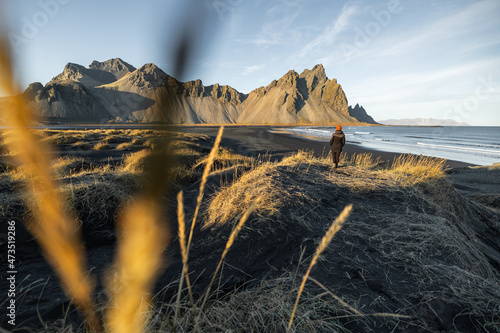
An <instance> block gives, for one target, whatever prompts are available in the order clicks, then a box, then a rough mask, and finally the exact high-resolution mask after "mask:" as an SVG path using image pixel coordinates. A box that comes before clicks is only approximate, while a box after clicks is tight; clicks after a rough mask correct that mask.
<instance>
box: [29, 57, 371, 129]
mask: <svg viewBox="0 0 500 333" xmlns="http://www.w3.org/2000/svg"><path fill="white" fill-rule="evenodd" d="M24 95H25V97H26V99H27V100H28V102H29V104H30V106H31V107H32V109H33V110H34V111H35V112H36V114H37V115H38V116H40V117H42V118H44V119H47V120H52V121H63V122H101V123H104V122H156V121H166V122H170V123H178V124H203V123H236V124H295V123H297V124H299V123H301V124H338V123H341V124H350V123H352V124H358V123H360V122H366V121H367V119H368V118H367V117H366V116H368V115H367V114H366V112H365V111H364V109H363V112H364V114H363V115H362V117H361V118H358V113H356V112H354V113H353V112H352V110H351V111H350V108H349V106H348V102H347V98H346V96H345V94H344V91H343V90H342V87H341V86H340V84H338V83H337V80H336V79H331V80H330V79H328V77H327V76H326V74H325V68H324V67H323V65H321V64H319V65H316V66H314V67H313V68H312V69H311V70H309V69H306V70H304V71H303V72H302V73H300V74H298V73H297V72H295V71H294V70H290V71H288V72H287V73H286V74H285V75H284V76H282V77H281V78H280V79H278V80H273V81H272V82H271V83H270V84H268V85H267V86H265V87H260V88H257V89H255V90H253V91H251V92H250V93H249V94H244V93H241V92H238V91H237V90H236V89H234V88H232V87H230V86H227V85H219V84H213V85H209V86H204V85H203V83H202V81H201V80H194V81H188V82H180V81H178V80H177V79H175V78H174V77H172V76H170V75H168V74H166V73H165V72H164V71H162V70H161V69H160V68H158V67H157V66H156V65H154V64H146V65H144V66H142V67H140V68H135V67H134V66H132V65H130V64H128V63H126V62H125V61H123V60H121V59H119V58H115V59H110V60H107V61H104V62H98V61H94V62H92V64H90V66H89V67H88V68H86V67H84V66H81V65H78V64H74V63H68V64H67V65H66V66H65V67H64V70H63V72H62V73H60V74H59V75H57V76H55V77H54V78H53V79H52V80H51V81H50V82H48V83H47V84H46V85H45V86H44V85H42V84H41V83H40V82H35V83H32V84H31V85H29V87H28V88H27V89H26V91H25V92H24ZM167 103H168V104H169V105H170V107H171V109H170V112H169V114H168V117H167V118H165V117H164V115H163V113H162V112H160V110H161V109H162V107H163V106H164V105H166V104H167ZM356 107H358V106H356ZM355 109H356V108H355ZM358 109H359V107H358ZM356 110H357V109H356ZM358 111H359V110H358ZM368 117H369V116H368ZM370 119H371V120H372V121H373V119H372V118H371V117H369V119H368V122H369V120H370Z"/></svg>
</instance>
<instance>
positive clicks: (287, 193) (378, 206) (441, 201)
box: [0, 130, 500, 332]
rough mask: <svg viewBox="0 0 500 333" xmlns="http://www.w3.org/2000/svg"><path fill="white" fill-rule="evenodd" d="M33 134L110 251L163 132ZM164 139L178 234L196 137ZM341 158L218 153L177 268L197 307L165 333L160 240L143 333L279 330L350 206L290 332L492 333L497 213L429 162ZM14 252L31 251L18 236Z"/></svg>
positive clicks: (53, 324) (15, 177) (170, 285)
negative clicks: (184, 258)
mask: <svg viewBox="0 0 500 333" xmlns="http://www.w3.org/2000/svg"><path fill="white" fill-rule="evenodd" d="M37 135H39V137H40V138H41V140H44V141H46V142H51V143H52V144H55V145H56V147H57V148H58V150H59V152H60V153H62V154H63V157H60V158H58V159H56V160H55V161H54V162H53V163H52V173H53V174H54V175H55V177H56V178H57V179H58V181H59V184H60V188H59V191H60V192H61V194H62V195H63V197H64V198H66V200H68V203H69V205H67V206H68V207H70V209H72V213H73V214H74V215H75V216H77V218H78V222H79V224H80V226H81V230H82V231H83V234H84V239H85V241H86V246H87V248H88V250H90V251H93V253H96V251H97V250H99V249H100V248H101V246H102V245H103V244H113V242H114V241H115V239H116V234H115V226H114V223H115V219H116V217H117V216H116V215H117V212H119V207H121V206H122V205H123V204H124V203H127V202H128V200H130V199H131V198H132V195H133V194H134V193H135V192H137V191H140V190H141V188H142V186H143V177H144V174H143V171H144V170H145V169H146V168H147V165H148V163H149V162H150V158H151V155H152V154H154V153H153V150H152V149H151V148H152V147H155V145H157V144H158V143H157V139H158V138H160V137H161V136H162V135H163V133H161V132H159V131H155V130H89V131H64V130H45V131H43V130H40V131H38V133H37ZM172 137H173V138H174V141H173V144H172V146H173V149H174V155H175V156H176V159H177V163H176V164H175V166H174V167H173V168H172V169H171V170H170V172H171V173H172V175H173V176H172V177H173V178H172V179H173V185H172V192H178V191H179V190H183V191H184V203H185V212H186V221H187V222H186V223H187V226H186V227H187V228H189V227H190V223H189V222H188V221H191V217H192V214H193V212H194V206H195V198H196V196H197V195H198V193H197V189H198V187H199V183H200V179H201V177H202V173H203V168H204V163H205V162H206V160H207V156H208V153H209V151H210V148H211V145H212V139H211V138H209V137H208V136H204V135H195V134H182V133H172ZM4 144H5V142H3V143H2V146H1V147H4ZM2 150H3V151H5V150H4V149H3V148H2ZM5 153H6V154H5V155H4V156H3V158H2V164H1V168H0V170H1V173H0V196H1V199H2V200H1V209H0V215H1V220H2V221H8V220H11V219H14V220H16V221H24V220H29V219H30V218H31V217H32V213H31V211H30V209H29V208H27V204H26V202H25V201H23V200H22V199H23V198H22V196H23V194H22V193H23V191H22V188H23V186H24V185H23V177H24V173H23V172H21V170H20V169H19V167H16V165H15V164H14V163H13V162H12V160H11V158H12V154H10V153H9V152H7V151H5ZM107 156H111V158H107V159H106V157H107ZM342 160H344V161H346V162H345V163H344V165H342V167H341V168H338V169H334V168H332V164H331V160H330V159H329V158H328V157H325V158H323V157H317V156H314V155H313V154H311V153H309V152H304V151H299V152H297V153H294V154H291V155H289V156H287V157H285V158H283V159H281V160H274V161H271V158H270V157H269V156H259V157H257V158H252V157H248V156H243V155H238V154H235V153H233V152H232V151H231V150H229V149H228V148H226V147H220V148H219V149H218V150H217V154H216V156H215V160H214V162H213V167H212V169H211V171H210V174H209V175H208V178H207V186H206V189H207V190H206V195H205V197H204V200H203V204H202V206H201V210H200V218H199V224H198V225H197V226H196V229H195V235H194V238H193V245H192V250H191V251H192V252H191V254H190V272H192V273H191V279H192V281H193V288H194V290H193V292H194V296H195V299H194V301H195V302H198V303H195V305H193V304H191V300H190V298H189V297H188V293H187V291H183V292H182V298H181V303H180V305H181V306H180V309H181V311H180V314H179V317H178V318H177V321H174V320H173V318H174V313H175V307H176V305H175V301H174V299H175V296H177V289H176V287H177V285H178V278H179V275H180V272H181V269H180V268H181V267H182V265H181V263H180V259H179V258H180V250H179V249H178V240H176V239H174V240H172V241H171V243H170V247H169V248H168V251H167V253H168V256H169V258H170V259H169V263H170V266H169V267H168V268H167V270H166V272H165V273H164V275H163V276H162V277H161V278H160V280H159V283H158V289H161V291H158V293H157V294H156V296H155V297H154V299H153V303H152V304H153V305H152V308H151V309H149V318H150V320H149V321H148V323H147V327H146V331H173V330H174V331H179V332H191V331H192V330H193V329H194V328H195V326H196V325H198V327H199V329H200V331H204V332H216V331H227V330H233V331H246V332H262V331H268V332H285V331H286V330H287V326H288V321H289V319H290V316H291V313H292V311H293V308H294V303H295V300H296V296H297V291H298V288H299V285H300V282H301V279H302V276H303V274H304V273H305V272H306V270H307V268H308V266H309V263H310V261H311V258H312V257H313V255H314V252H315V249H316V248H317V246H318V245H319V244H320V241H321V238H322V236H323V235H324V233H325V231H326V229H328V226H329V225H330V224H331V222H332V221H333V220H334V219H335V217H336V216H337V215H338V214H339V213H340V212H341V211H342V210H343V208H344V207H345V206H347V205H349V204H352V205H353V207H354V208H353V211H352V214H351V216H350V218H349V219H348V221H347V222H346V223H345V225H344V227H343V228H342V229H341V230H340V231H339V232H338V234H337V235H336V236H335V238H334V239H333V241H332V242H331V243H330V245H329V246H328V247H327V248H326V250H325V252H324V253H323V255H322V256H321V257H320V259H319V261H318V263H317V264H316V266H315V267H314V268H313V269H312V271H311V277H312V279H310V280H309V281H308V282H307V283H306V285H305V291H304V293H303V295H302V297H301V298H300V302H299V304H298V307H297V313H296V315H295V318H294V321H293V323H292V324H293V325H292V327H291V330H292V331H296V332H304V331H317V332H347V331H374V332H386V331H387V332H391V331H395V332H399V331H400V332H412V331H419V330H421V331H423V332H425V331H437V330H444V331H454V330H455V331H467V330H470V329H472V328H473V329H474V330H476V331H479V332H500V324H499V323H500V315H499V313H500V274H499V268H500V262H499V261H497V260H498V259H496V257H495V255H494V251H498V250H499V244H500V242H499V241H500V239H499V238H500V236H499V235H500V222H499V221H500V212H499V211H498V210H497V209H495V208H494V207H492V206H488V205H484V204H481V203H479V202H478V201H474V200H471V198H468V197H464V196H462V195H460V194H459V193H458V192H457V191H456V190H455V188H454V187H453V185H452V184H451V183H450V181H449V179H448V177H447V175H446V172H445V170H444V161H442V160H436V159H432V158H425V157H419V156H409V157H400V158H398V159H397V160H395V161H393V162H392V163H383V162H381V161H380V160H377V159H375V158H373V157H372V156H371V155H367V154H364V155H354V156H352V157H351V158H350V159H347V158H346V157H345V156H344V158H343V159H342ZM19 190H21V191H19ZM172 197H173V196H172ZM163 201H164V204H165V206H166V207H170V211H171V212H170V215H171V217H170V220H171V221H172V222H175V221H176V217H175V215H174V213H175V207H176V202H175V200H174V199H173V198H171V197H170V196H165V198H164V200H163ZM483 203H484V202H483ZM252 205H253V206H254V212H253V214H252V215H251V216H250V219H249V220H248V221H247V222H246V223H245V224H244V226H243V228H242V230H241V232H240V234H239V235H238V237H237V238H236V240H235V242H234V244H233V246H232V247H231V249H230V250H229V252H228V254H227V258H226V260H225V263H226V264H225V265H224V266H223V269H222V272H221V273H220V275H219V277H218V278H217V279H216V285H215V287H214V288H213V291H212V292H211V293H210V298H209V301H208V303H207V305H206V306H205V307H204V309H203V313H202V315H200V314H199V313H198V312H197V311H196V309H197V308H199V306H200V300H201V298H202V297H201V295H203V291H204V290H205V288H206V286H207V285H208V281H209V280H210V278H211V274H212V272H213V270H214V269H215V266H216V263H217V261H218V259H219V258H220V255H221V253H222V252H223V250H224V246H225V244H226V241H227V239H228V237H229V234H230V233H231V230H233V228H234V226H235V225H236V224H237V223H238V221H239V220H240V218H241V217H242V216H243V215H244V213H245V212H246V211H247V210H248V208H249V207H250V206H252ZM28 206H29V205H28ZM176 227H177V226H176V225H175V223H174V225H173V226H172V228H173V229H176ZM20 242H24V243H25V246H30V245H29V244H32V243H33V242H32V240H31V237H30V236H29V235H28V234H26V235H25V236H24V237H22V238H20ZM2 246H3V245H2ZM19 246H23V245H22V244H19ZM99 274H100V273H99ZM314 281H317V282H314ZM28 282H29V279H28V281H26V283H27V284H28ZM35 289H36V288H35ZM36 292H38V289H36V290H33V293H36ZM28 294H29V290H28ZM36 295H37V296H32V297H35V298H36V297H39V296H38V295H39V294H36ZM28 298H29V297H28ZM103 299H105V296H104V295H103V294H100V296H99V297H98V300H100V302H98V306H99V307H105V306H106V302H105V301H103ZM27 302H28V301H27ZM42 312H43V311H42ZM42 316H43V313H42ZM48 316H49V315H48ZM197 318H198V319H197ZM46 320H47V322H46V327H45V328H44V330H45V331H53V330H55V331H66V330H68V329H69V328H70V327H73V330H78V331H84V330H85V328H84V327H83V326H80V327H75V326H74V320H72V319H67V318H65V317H63V318H55V319H54V318H50V316H49V318H47V319H46ZM197 321H198V324H196V322H197Z"/></svg>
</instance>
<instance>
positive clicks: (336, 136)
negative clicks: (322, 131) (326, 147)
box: [330, 125, 345, 168]
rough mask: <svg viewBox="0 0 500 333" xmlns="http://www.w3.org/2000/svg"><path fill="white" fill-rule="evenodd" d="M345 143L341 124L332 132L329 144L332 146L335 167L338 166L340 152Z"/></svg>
mask: <svg viewBox="0 0 500 333" xmlns="http://www.w3.org/2000/svg"><path fill="white" fill-rule="evenodd" d="M344 145H345V134H344V132H342V126H340V125H338V126H337V130H336V131H335V132H334V133H333V134H332V138H331V139H330V146H331V147H332V160H333V163H334V164H335V167H336V168H338V167H339V160H340V153H341V152H342V147H343V146H344Z"/></svg>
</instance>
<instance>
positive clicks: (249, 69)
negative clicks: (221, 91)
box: [241, 64, 266, 75]
mask: <svg viewBox="0 0 500 333" xmlns="http://www.w3.org/2000/svg"><path fill="white" fill-rule="evenodd" d="M265 66H266V65H265V64H262V65H254V66H245V67H244V68H245V69H244V70H243V72H242V73H241V75H248V74H251V73H254V72H257V71H260V70H261V69H263V68H264V67H265Z"/></svg>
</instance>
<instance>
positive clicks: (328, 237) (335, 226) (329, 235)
mask: <svg viewBox="0 0 500 333" xmlns="http://www.w3.org/2000/svg"><path fill="white" fill-rule="evenodd" d="M351 210H352V205H348V206H346V207H345V208H344V210H343V211H342V212H341V213H340V214H339V216H338V217H337V218H336V219H335V221H333V223H332V224H331V225H330V227H329V228H328V230H327V231H326V233H325V235H324V236H323V238H322V239H321V242H320V244H319V245H318V247H317V248H316V252H315V253H314V256H313V258H312V260H311V263H310V264H309V268H308V269H307V271H306V274H305V275H304V277H303V278H302V283H301V284H300V287H299V292H298V294H297V299H296V300H295V305H294V306H293V310H292V315H291V316H290V320H289V322H288V328H287V332H290V329H291V328H292V324H293V319H294V317H295V313H296V311H297V306H298V305H299V300H300V295H301V294H302V292H303V291H304V287H305V285H306V282H307V279H308V277H309V274H310V273H311V269H312V268H313V267H314V265H316V263H317V262H318V258H319V256H320V255H321V253H323V252H324V251H325V249H326V247H327V246H328V244H330V242H331V241H332V239H333V236H335V234H336V233H337V232H338V231H339V230H340V228H342V225H343V224H344V222H345V221H346V220H347V218H348V217H349V215H350V213H351Z"/></svg>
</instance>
